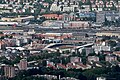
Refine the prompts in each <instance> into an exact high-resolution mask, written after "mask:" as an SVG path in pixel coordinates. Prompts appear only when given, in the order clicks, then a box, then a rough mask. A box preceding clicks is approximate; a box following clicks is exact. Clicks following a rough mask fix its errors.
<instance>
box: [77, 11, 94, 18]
mask: <svg viewBox="0 0 120 80" xmlns="http://www.w3.org/2000/svg"><path fill="white" fill-rule="evenodd" d="M79 16H80V17H96V14H95V13H94V12H81V13H79Z"/></svg>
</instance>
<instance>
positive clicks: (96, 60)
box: [88, 56, 99, 62]
mask: <svg viewBox="0 0 120 80" xmlns="http://www.w3.org/2000/svg"><path fill="white" fill-rule="evenodd" d="M88 61H89V62H92V61H94V62H98V61H99V57H97V56H88Z"/></svg>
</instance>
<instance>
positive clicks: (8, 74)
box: [4, 65, 15, 78]
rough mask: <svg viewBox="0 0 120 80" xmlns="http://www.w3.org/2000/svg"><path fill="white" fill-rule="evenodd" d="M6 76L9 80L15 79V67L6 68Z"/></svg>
mask: <svg viewBox="0 0 120 80" xmlns="http://www.w3.org/2000/svg"><path fill="white" fill-rule="evenodd" d="M4 76H5V77H8V78H12V77H15V68H14V67H13V66H7V65H6V66H4Z"/></svg>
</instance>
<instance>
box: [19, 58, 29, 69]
mask: <svg viewBox="0 0 120 80" xmlns="http://www.w3.org/2000/svg"><path fill="white" fill-rule="evenodd" d="M18 67H19V69H20V70H27V60H26V59H22V60H20V63H19V66H18Z"/></svg>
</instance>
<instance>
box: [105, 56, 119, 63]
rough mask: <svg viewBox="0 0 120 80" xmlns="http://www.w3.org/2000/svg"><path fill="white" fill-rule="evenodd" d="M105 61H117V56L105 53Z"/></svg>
mask: <svg viewBox="0 0 120 80" xmlns="http://www.w3.org/2000/svg"><path fill="white" fill-rule="evenodd" d="M105 61H108V62H112V61H117V57H116V56H113V55H107V56H106V57H105Z"/></svg>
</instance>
